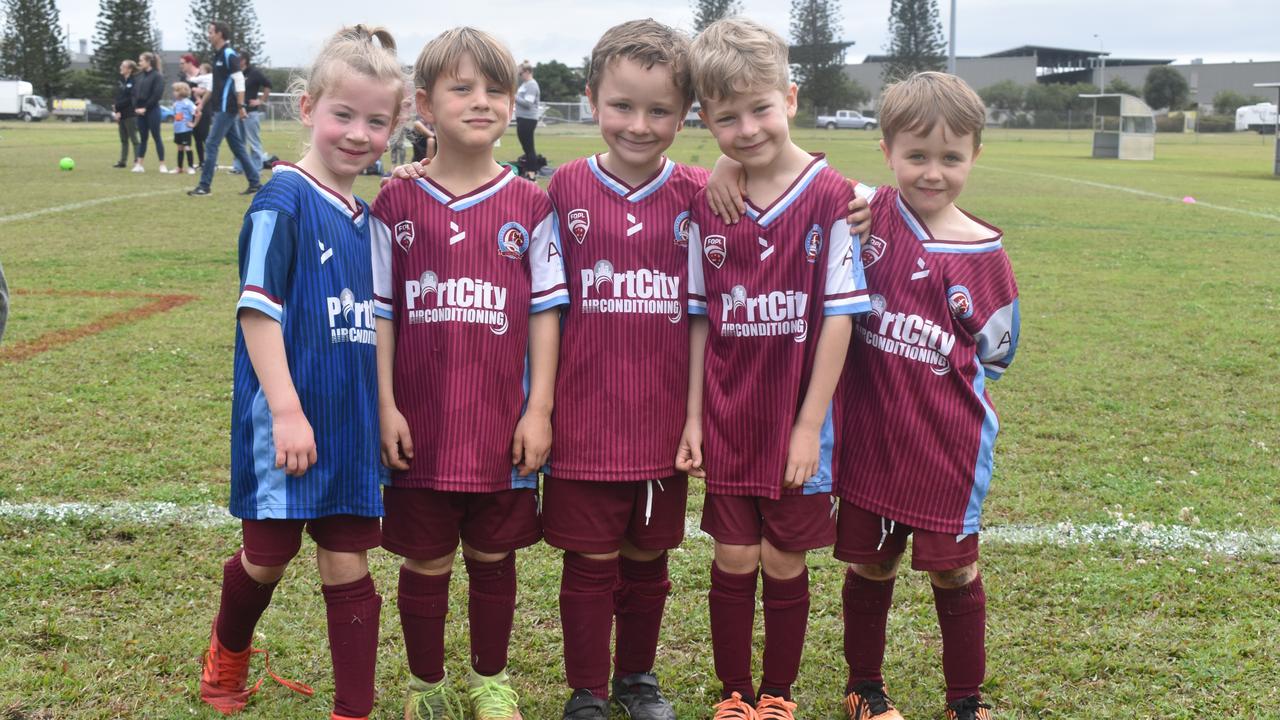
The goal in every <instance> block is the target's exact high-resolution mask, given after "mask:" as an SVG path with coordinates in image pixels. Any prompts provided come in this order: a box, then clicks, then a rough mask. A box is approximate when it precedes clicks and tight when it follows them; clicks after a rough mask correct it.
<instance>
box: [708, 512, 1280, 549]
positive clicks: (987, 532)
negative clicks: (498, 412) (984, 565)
mask: <svg viewBox="0 0 1280 720" xmlns="http://www.w3.org/2000/svg"><path fill="white" fill-rule="evenodd" d="M684 531H685V537H687V538H688V539H690V540H698V541H706V540H709V539H710V537H709V536H708V535H707V534H706V533H705V532H703V531H702V529H701V528H699V527H698V519H697V518H694V517H690V518H686V519H685V523H684ZM982 541H983V542H984V543H992V542H995V543H1005V544H1009V545H1056V546H1058V547H1069V546H1072V545H1103V544H1114V545H1125V546H1131V547H1136V548H1138V549H1140V550H1145V551H1149V552H1151V553H1153V554H1159V553H1167V552H1173V551H1178V550H1192V551H1196V552H1205V553H1215V554H1218V555H1228V556H1232V557H1240V556H1246V555H1280V532H1277V531H1274V530H1269V531H1264V532H1257V533H1250V532H1240V531H1234V530H1199V529H1197V528H1193V527H1188V526H1186V525H1154V524H1152V523H1146V522H1143V523H1132V522H1128V521H1125V520H1117V521H1115V522H1111V523H1106V524H1101V523H1099V524H1091V525H1074V524H1072V523H1071V522H1070V521H1067V522H1060V523H1058V524H1056V525H994V526H991V527H986V528H983V529H982Z"/></svg>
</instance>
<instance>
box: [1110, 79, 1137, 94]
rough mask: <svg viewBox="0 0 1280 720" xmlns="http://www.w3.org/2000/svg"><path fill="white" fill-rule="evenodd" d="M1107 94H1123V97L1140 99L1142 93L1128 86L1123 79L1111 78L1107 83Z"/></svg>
mask: <svg viewBox="0 0 1280 720" xmlns="http://www.w3.org/2000/svg"><path fill="white" fill-rule="evenodd" d="M1107 92H1109V93H1124V94H1125V95H1132V96H1134V97H1142V91H1141V90H1139V89H1138V88H1136V87H1134V86H1132V85H1130V84H1129V83H1128V82H1125V79H1124V78H1112V79H1111V82H1109V83H1107Z"/></svg>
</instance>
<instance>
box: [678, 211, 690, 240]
mask: <svg viewBox="0 0 1280 720" xmlns="http://www.w3.org/2000/svg"><path fill="white" fill-rule="evenodd" d="M675 234H676V238H675V239H676V245H678V246H680V247H689V211H688V210H685V211H684V212H682V213H680V214H679V215H677V216H676V224H675Z"/></svg>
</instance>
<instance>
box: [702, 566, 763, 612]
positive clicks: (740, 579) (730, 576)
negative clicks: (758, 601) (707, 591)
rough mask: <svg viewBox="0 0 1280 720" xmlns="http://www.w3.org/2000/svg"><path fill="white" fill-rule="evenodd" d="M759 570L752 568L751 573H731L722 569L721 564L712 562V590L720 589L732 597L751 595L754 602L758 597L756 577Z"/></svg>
mask: <svg viewBox="0 0 1280 720" xmlns="http://www.w3.org/2000/svg"><path fill="white" fill-rule="evenodd" d="M759 574H760V571H759V570H752V571H751V572H749V573H731V572H727V571H725V570H721V569H720V566H719V565H717V564H715V561H712V563H711V592H713V593H714V592H716V591H717V590H719V591H720V592H721V593H723V594H724V595H726V596H730V597H744V596H745V597H750V598H751V600H752V601H753V602H754V601H755V597H756V578H757V577H758V576H759Z"/></svg>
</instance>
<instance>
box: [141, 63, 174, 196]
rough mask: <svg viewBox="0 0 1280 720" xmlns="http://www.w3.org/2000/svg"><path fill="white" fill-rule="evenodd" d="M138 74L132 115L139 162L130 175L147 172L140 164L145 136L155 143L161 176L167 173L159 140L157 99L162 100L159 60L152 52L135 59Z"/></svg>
mask: <svg viewBox="0 0 1280 720" xmlns="http://www.w3.org/2000/svg"><path fill="white" fill-rule="evenodd" d="M138 70H139V71H141V72H140V73H139V75H138V78H137V80H136V82H134V85H133V113H134V116H135V117H136V118H137V119H138V125H139V127H138V132H139V133H141V135H142V138H141V140H140V141H139V142H138V160H137V162H135V163H134V164H133V171H134V172H136V173H140V172H146V169H145V168H143V167H142V161H143V159H144V158H146V156H147V135H148V134H150V135H151V137H153V138H155V141H156V157H157V158H159V159H160V172H162V173H167V172H169V168H167V167H165V165H164V142H163V141H162V140H161V139H160V98H162V97H164V77H162V76H161V75H160V58H158V57H156V54H155V53H153V52H144V53H142V54H141V55H139V56H138Z"/></svg>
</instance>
